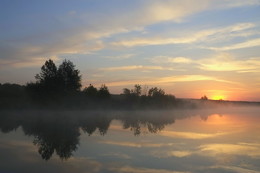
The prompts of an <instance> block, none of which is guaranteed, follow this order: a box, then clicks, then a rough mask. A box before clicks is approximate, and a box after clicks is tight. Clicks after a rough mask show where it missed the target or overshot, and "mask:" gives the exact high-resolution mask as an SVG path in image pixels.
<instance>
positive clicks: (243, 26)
mask: <svg viewBox="0 0 260 173" xmlns="http://www.w3.org/2000/svg"><path fill="white" fill-rule="evenodd" d="M254 26H255V24H253V23H238V24H234V25H231V26H227V27H222V28H215V29H207V30H202V31H197V32H195V33H194V31H193V32H191V33H188V36H185V37H172V38H163V37H151V38H134V39H131V40H129V39H128V40H121V41H115V42H112V43H111V44H112V45H113V46H124V47H134V46H148V45H167V44H190V43H195V42H209V41H214V40H215V41H216V40H219V39H218V37H219V36H221V37H222V38H223V39H225V40H227V39H230V37H232V36H236V37H238V36H248V35H249V34H248V32H247V34H244V32H243V31H244V30H247V29H250V28H253V27H254ZM231 33H232V34H231ZM234 33H236V34H234ZM253 33H255V32H253ZM185 35H187V33H185ZM221 41H223V40H221ZM251 44H252V43H251Z"/></svg>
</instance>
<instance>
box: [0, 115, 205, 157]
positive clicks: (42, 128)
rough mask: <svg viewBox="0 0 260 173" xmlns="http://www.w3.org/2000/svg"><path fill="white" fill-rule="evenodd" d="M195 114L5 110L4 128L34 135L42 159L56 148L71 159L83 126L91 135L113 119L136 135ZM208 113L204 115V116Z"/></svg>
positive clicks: (1, 125)
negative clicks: (20, 129)
mask: <svg viewBox="0 0 260 173" xmlns="http://www.w3.org/2000/svg"><path fill="white" fill-rule="evenodd" d="M190 116H194V114H191V113H189V112H185V113H183V112H182V113H178V112H175V113H174V112H171V113H169V112H164V111H160V112H159V111H157V112H156V111H151V112H148V111H143V112H142V111H136V112H135V111H132V112H106V113H104V112H87V111H64V112H61V111H30V112H28V111H25V112H19V113H18V112H1V121H0V129H1V131H2V132H3V133H8V132H11V131H13V130H16V129H17V128H18V127H21V128H22V130H23V132H24V134H25V135H27V136H33V137H34V139H33V144H34V145H36V146H37V147H38V152H39V154H40V155H41V157H42V159H44V160H49V159H50V158H51V156H52V155H53V153H54V152H56V154H57V155H58V156H59V157H60V158H61V159H68V158H69V157H71V156H72V153H73V152H74V151H75V150H77V148H78V145H79V137H80V129H82V131H83V132H84V133H87V134H88V135H89V136H90V135H92V134H93V133H94V132H97V133H98V134H100V135H105V134H106V133H107V131H108V128H109V126H110V123H111V121H112V120H119V121H121V122H122V128H123V129H129V130H131V131H132V132H133V134H134V135H140V134H141V133H142V132H150V133H157V132H159V131H161V130H163V129H164V127H165V126H166V125H169V124H173V123H174V122H175V120H176V119H183V118H187V117H190ZM207 116H208V115H205V114H204V115H201V117H203V118H202V119H203V120H206V119H207Z"/></svg>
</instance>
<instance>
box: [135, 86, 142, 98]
mask: <svg viewBox="0 0 260 173" xmlns="http://www.w3.org/2000/svg"><path fill="white" fill-rule="evenodd" d="M133 93H134V94H135V95H137V96H141V93H142V87H141V85H139V84H136V85H135V86H134V90H133Z"/></svg>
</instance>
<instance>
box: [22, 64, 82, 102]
mask: <svg viewBox="0 0 260 173" xmlns="http://www.w3.org/2000/svg"><path fill="white" fill-rule="evenodd" d="M35 78H36V83H33V82H31V83H28V84H27V86H26V89H27V91H28V92H29V93H30V95H31V96H33V97H34V98H36V99H38V100H41V99H43V100H46V99H47V100H57V99H59V98H60V96H64V95H67V94H69V93H74V92H77V91H79V90H80V87H81V76H80V75H79V70H77V69H75V65H74V64H73V63H72V62H71V61H67V60H64V61H63V62H62V64H61V65H60V66H59V68H58V69H57V67H56V65H55V63H54V62H53V61H52V60H51V59H49V60H47V61H46V62H45V64H44V65H43V66H42V67H41V72H40V73H39V74H36V76H35Z"/></svg>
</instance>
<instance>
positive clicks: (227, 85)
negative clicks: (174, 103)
mask: <svg viewBox="0 0 260 173" xmlns="http://www.w3.org/2000/svg"><path fill="white" fill-rule="evenodd" d="M0 4H1V5H0V21H1V22H0V83H6V82H9V83H18V84H22V85H24V84H26V83H27V82H30V81H35V79H34V76H35V74H37V73H39V72H40V68H41V66H42V65H43V64H44V62H45V61H46V60H48V59H52V60H54V62H55V63H56V65H59V64H60V63H61V62H62V61H63V60H65V59H67V60H71V61H72V62H73V63H74V64H75V66H76V68H77V69H79V70H80V73H81V75H82V84H83V88H84V87H86V86H88V85H89V84H93V85H94V86H95V87H100V86H101V84H106V85H107V86H108V88H109V90H110V92H111V93H114V94H120V93H122V89H123V88H133V86H134V85H135V84H141V85H143V86H147V87H149V88H151V87H155V86H157V87H160V88H162V89H164V90H165V92H166V93H168V94H173V95H175V96H176V97H178V98H200V97H201V96H203V95H206V96H208V98H210V99H224V100H248V101H260V0H247V1H245V0H196V1H195V0H193V1H192V0H182V1H177V0H109V1H107V0H64V1H60V0H45V1H40V0H23V1H21V0H12V1H9V0H1V3H0Z"/></svg>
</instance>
